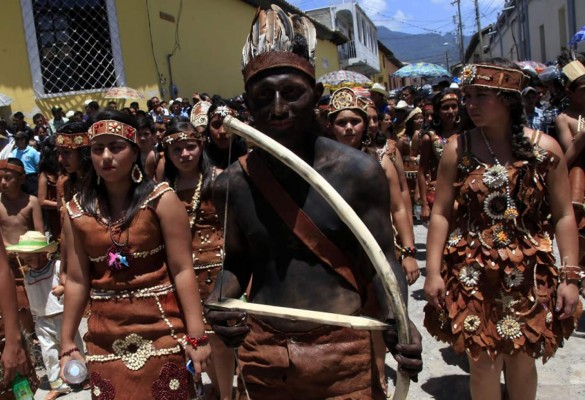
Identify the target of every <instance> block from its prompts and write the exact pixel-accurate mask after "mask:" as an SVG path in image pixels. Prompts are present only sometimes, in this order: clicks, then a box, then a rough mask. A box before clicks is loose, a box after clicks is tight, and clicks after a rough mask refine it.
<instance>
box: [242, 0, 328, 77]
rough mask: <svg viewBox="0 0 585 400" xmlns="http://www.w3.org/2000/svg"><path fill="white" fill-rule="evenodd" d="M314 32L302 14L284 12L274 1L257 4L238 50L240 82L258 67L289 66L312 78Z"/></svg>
mask: <svg viewBox="0 0 585 400" xmlns="http://www.w3.org/2000/svg"><path fill="white" fill-rule="evenodd" d="M316 45H317V33H316V31H315V27H314V26H313V23H312V22H311V21H310V20H309V19H308V18H307V17H305V16H300V15H297V14H287V13H285V12H284V11H283V10H282V9H281V8H280V7H278V6H277V5H274V4H273V5H271V8H270V9H268V10H262V9H261V8H258V11H257V12H256V16H255V17H254V21H253V22H252V27H251V29H250V34H249V35H248V38H247V39H246V43H245V44H244V48H243V50H242V68H243V69H242V73H243V74H244V82H248V80H249V79H250V78H251V77H252V76H254V75H256V74H257V73H258V72H260V71H264V70H267V69H271V68H278V67H291V68H295V69H298V70H300V71H303V72H305V73H306V74H308V75H309V76H310V77H312V78H315V47H316Z"/></svg>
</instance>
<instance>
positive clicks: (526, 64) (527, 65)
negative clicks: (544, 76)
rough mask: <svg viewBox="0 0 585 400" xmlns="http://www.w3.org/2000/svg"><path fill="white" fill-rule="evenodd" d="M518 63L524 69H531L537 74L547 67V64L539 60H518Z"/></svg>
mask: <svg viewBox="0 0 585 400" xmlns="http://www.w3.org/2000/svg"><path fill="white" fill-rule="evenodd" d="M516 64H517V65H518V66H519V67H520V68H522V69H531V70H533V71H534V72H536V73H537V74H540V73H541V72H542V71H543V70H544V69H545V68H546V65H544V64H543V63H541V62H538V61H516Z"/></svg>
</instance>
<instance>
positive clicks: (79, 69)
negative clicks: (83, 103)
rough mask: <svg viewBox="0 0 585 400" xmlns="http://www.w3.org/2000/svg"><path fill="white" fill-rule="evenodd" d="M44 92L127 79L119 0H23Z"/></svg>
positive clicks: (37, 85) (37, 84) (32, 58)
mask: <svg viewBox="0 0 585 400" xmlns="http://www.w3.org/2000/svg"><path fill="white" fill-rule="evenodd" d="M21 5H22V13H23V20H24V27H25V34H26V41H27V49H28V55H29V63H30V67H31V75H32V77H33V87H34V91H35V95H36V96H37V97H38V98H46V97H56V96H62V95H64V94H77V93H92V92H97V91H102V90H104V89H107V88H110V87H113V86H123V85H124V80H125V79H124V72H123V62H122V54H121V48H120V39H119V33H118V21H117V16H116V9H115V4H114V0H21Z"/></svg>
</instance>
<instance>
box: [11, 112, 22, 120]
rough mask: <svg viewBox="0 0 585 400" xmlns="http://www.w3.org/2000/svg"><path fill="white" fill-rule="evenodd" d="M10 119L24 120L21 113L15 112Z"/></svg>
mask: <svg viewBox="0 0 585 400" xmlns="http://www.w3.org/2000/svg"><path fill="white" fill-rule="evenodd" d="M12 118H18V119H24V114H23V113H22V111H17V112H15V113H14V114H13V115H12Z"/></svg>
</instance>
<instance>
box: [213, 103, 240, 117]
mask: <svg viewBox="0 0 585 400" xmlns="http://www.w3.org/2000/svg"><path fill="white" fill-rule="evenodd" d="M216 115H219V116H221V117H222V118H225V117H227V116H228V115H231V116H234V117H235V116H236V112H235V111H234V110H232V109H231V108H229V107H228V106H219V107H217V108H216V109H215V110H213V112H212V113H211V118H213V117H214V116H216Z"/></svg>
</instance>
